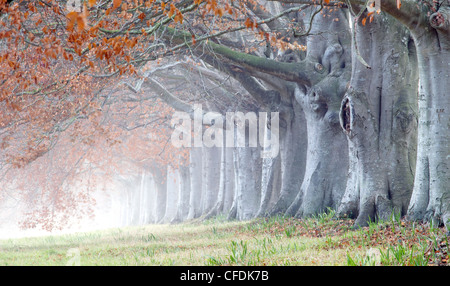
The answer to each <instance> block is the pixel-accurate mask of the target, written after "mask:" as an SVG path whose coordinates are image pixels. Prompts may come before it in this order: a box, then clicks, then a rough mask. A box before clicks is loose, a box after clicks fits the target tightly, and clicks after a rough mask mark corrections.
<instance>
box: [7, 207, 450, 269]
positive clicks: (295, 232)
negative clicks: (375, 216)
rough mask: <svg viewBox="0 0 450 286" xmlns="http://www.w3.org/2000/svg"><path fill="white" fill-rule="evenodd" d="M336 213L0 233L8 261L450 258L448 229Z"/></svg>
mask: <svg viewBox="0 0 450 286" xmlns="http://www.w3.org/2000/svg"><path fill="white" fill-rule="evenodd" d="M352 225H353V221H352V220H350V219H336V218H335V217H334V213H333V212H330V213H328V214H323V215H319V216H316V217H314V218H310V219H305V220H298V219H293V218H284V217H274V218H268V219H255V220H252V221H248V222H236V221H231V222H227V221H225V220H224V219H221V218H215V219H212V220H208V221H203V222H196V223H183V224H179V225H149V226H136V227H126V228H120V229H110V230H102V231H97V232H88V233H78V234H70V235H69V234H68V235H60V236H48V237H36V238H21V239H9V240H0V265H68V264H73V265H187V266H188V265H447V264H448V262H447V260H448V255H449V253H448V251H449V240H450V239H449V238H448V237H447V235H446V231H447V230H446V229H444V228H435V227H432V226H430V225H424V224H419V223H412V222H405V221H402V220H400V219H398V218H397V219H396V218H393V219H392V221H389V222H383V223H371V224H370V225H369V226H368V227H365V228H360V229H357V230H353V229H352Z"/></svg>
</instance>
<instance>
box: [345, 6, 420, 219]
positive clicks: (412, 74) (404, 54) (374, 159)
mask: <svg viewBox="0 0 450 286" xmlns="http://www.w3.org/2000/svg"><path fill="white" fill-rule="evenodd" d="M398 39H401V41H399V40H398ZM355 41H356V46H357V48H358V49H359V51H358V52H359V53H360V55H361V56H362V57H363V58H364V59H365V61H366V62H367V63H368V64H369V65H370V67H371V68H370V69H368V68H367V67H366V66H365V65H363V64H362V63H361V62H360V61H359V60H358V59H357V58H356V55H357V51H353V56H354V58H353V71H352V79H351V82H350V87H349V90H348V91H347V94H346V96H345V97H344V99H343V101H342V105H341V115H340V117H341V124H342V128H343V129H344V132H345V133H346V134H347V138H348V144H349V156H350V171H349V176H348V182H347V188H346V192H345V195H344V198H343V200H342V204H341V206H340V208H339V210H338V214H339V215H347V216H351V217H356V218H357V219H356V222H355V224H356V225H357V226H358V225H359V226H365V225H367V224H368V222H369V221H370V220H371V221H375V220H376V219H380V220H384V219H387V218H389V217H390V216H391V215H392V212H393V211H395V212H397V213H400V214H403V215H404V214H405V213H406V210H407V206H408V203H409V200H410V197H411V190H412V188H413V178H414V166H415V153H416V138H417V133H416V126H417V103H416V96H417V81H418V74H417V72H416V70H417V63H416V53H415V49H414V44H413V42H412V39H411V37H410V34H409V32H408V31H407V29H406V28H405V27H404V26H402V25H401V24H400V23H398V22H397V21H395V19H393V18H392V17H390V16H389V15H386V14H384V13H381V14H380V15H377V17H375V20H374V22H373V23H370V24H366V25H365V26H364V25H362V24H361V20H359V21H358V23H357V25H356V39H355ZM354 48H355V45H354Z"/></svg>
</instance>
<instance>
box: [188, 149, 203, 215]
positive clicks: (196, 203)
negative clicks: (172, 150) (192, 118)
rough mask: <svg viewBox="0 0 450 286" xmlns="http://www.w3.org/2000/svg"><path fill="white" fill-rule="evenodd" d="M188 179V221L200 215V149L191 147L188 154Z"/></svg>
mask: <svg viewBox="0 0 450 286" xmlns="http://www.w3.org/2000/svg"><path fill="white" fill-rule="evenodd" d="M189 177H190V183H191V188H190V189H191V191H190V197H189V213H188V216H187V219H188V220H191V219H195V218H198V217H199V216H200V215H201V204H200V203H201V197H202V148H201V147H192V148H191V149H190V154H189Z"/></svg>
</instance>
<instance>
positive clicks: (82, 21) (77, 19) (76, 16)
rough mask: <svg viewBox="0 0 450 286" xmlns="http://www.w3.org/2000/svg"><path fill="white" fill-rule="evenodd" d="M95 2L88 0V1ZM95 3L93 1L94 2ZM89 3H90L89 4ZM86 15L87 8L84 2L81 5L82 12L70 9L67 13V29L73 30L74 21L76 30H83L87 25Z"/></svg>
mask: <svg viewBox="0 0 450 286" xmlns="http://www.w3.org/2000/svg"><path fill="white" fill-rule="evenodd" d="M91 2H95V0H94V1H89V3H91ZM94 4H95V3H94ZM89 5H91V4H89ZM87 16H88V9H87V7H86V3H84V5H83V11H82V12H76V11H72V12H69V13H67V15H66V17H67V30H68V31H73V28H74V26H75V23H76V24H77V29H78V32H81V31H83V30H84V29H85V28H86V26H87Z"/></svg>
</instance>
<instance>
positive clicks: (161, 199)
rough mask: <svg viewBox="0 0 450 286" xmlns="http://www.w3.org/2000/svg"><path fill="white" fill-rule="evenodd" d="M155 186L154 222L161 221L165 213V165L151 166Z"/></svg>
mask: <svg viewBox="0 0 450 286" xmlns="http://www.w3.org/2000/svg"><path fill="white" fill-rule="evenodd" d="M152 174H153V178H154V180H155V186H156V196H155V205H156V208H155V223H161V222H162V220H163V218H164V216H165V213H166V203H167V167H166V166H163V167H158V166H155V167H154V168H152Z"/></svg>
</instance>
